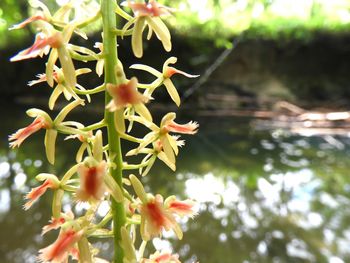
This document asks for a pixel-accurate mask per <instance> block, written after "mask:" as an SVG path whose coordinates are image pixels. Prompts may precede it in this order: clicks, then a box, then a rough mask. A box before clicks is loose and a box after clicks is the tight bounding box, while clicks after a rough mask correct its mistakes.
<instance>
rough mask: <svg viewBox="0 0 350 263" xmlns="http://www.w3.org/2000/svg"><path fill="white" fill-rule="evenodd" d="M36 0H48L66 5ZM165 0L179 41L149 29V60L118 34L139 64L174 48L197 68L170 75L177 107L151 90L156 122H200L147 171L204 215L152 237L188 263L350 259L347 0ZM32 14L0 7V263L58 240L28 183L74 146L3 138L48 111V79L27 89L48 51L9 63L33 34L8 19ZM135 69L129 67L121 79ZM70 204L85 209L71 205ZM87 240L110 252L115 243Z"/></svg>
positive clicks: (128, 57) (159, 186)
mask: <svg viewBox="0 0 350 263" xmlns="http://www.w3.org/2000/svg"><path fill="white" fill-rule="evenodd" d="M82 1H83V2H86V4H87V5H89V4H91V7H92V8H94V6H95V4H96V3H95V2H94V1H91V0H82ZM43 2H45V4H47V5H48V6H49V7H51V8H56V7H57V6H58V5H61V4H64V3H65V2H66V1H64V0H57V1H54V0H47V1H43ZM159 2H160V3H163V4H165V5H169V6H172V7H174V8H176V9H177V12H175V13H174V15H173V16H170V17H166V18H165V22H166V23H167V25H168V26H169V28H170V30H171V32H172V39H173V50H172V51H171V52H170V53H166V52H164V51H163V49H162V47H161V44H160V43H159V42H158V41H157V39H156V38H155V37H153V38H152V39H151V41H148V42H144V46H145V52H144V54H145V55H144V57H143V58H142V59H136V58H135V57H134V56H133V55H132V54H131V50H130V38H129V37H126V38H125V39H124V40H123V41H121V42H119V54H120V57H121V60H122V61H123V62H124V67H125V68H128V67H129V66H130V65H132V64H133V63H144V64H148V65H151V66H153V67H155V68H157V69H161V67H162V65H163V62H164V60H165V59H166V58H168V57H170V56H176V57H178V63H177V64H176V65H175V66H176V68H178V69H181V70H184V71H186V72H189V73H192V74H200V75H201V76H200V77H199V78H197V79H184V78H183V77H181V76H174V78H173V80H174V82H175V84H176V86H177V87H178V89H179V92H180V93H181V96H182V99H183V107H182V108H181V110H178V109H177V108H176V107H174V105H173V103H172V102H171V101H170V99H169V98H168V96H167V94H166V93H165V92H164V90H159V91H157V92H156V93H155V98H156V101H157V103H152V105H151V111H152V113H154V114H155V116H157V117H156V119H158V120H159V119H160V118H161V117H162V116H163V114H164V113H165V112H168V111H176V112H177V114H178V116H179V117H178V118H179V119H180V120H182V122H187V121H189V120H196V121H198V122H199V124H200V131H199V133H198V134H197V135H196V136H193V137H185V138H184V139H185V140H186V146H185V147H184V148H183V149H182V151H181V152H180V155H179V159H178V161H177V167H178V169H177V171H176V172H175V173H174V172H171V171H170V170H169V169H168V168H167V167H165V165H163V164H158V165H157V166H156V167H154V168H153V170H151V173H150V175H149V176H148V177H146V178H144V181H145V182H146V183H147V184H148V185H149V189H148V190H150V191H152V192H154V193H155V192H159V193H161V194H163V195H170V194H174V193H175V194H176V195H178V196H179V197H180V198H186V197H190V198H193V199H195V200H197V201H198V202H199V206H198V209H199V215H198V216H197V217H196V218H195V220H189V221H184V222H182V224H183V228H184V230H185V235H184V239H183V240H182V241H177V240H176V238H175V237H174V236H173V235H172V234H171V233H167V234H166V235H165V237H164V239H156V240H155V241H154V242H153V246H154V247H155V248H156V249H162V248H170V249H173V251H174V252H177V253H179V254H180V258H181V259H182V261H183V262H188V263H190V262H195V261H197V260H199V261H200V262H203V263H218V262H220V263H232V262H242V263H243V262H244V263H248V262H258V263H260V262H266V263H270V262H317V263H320V262H321V263H322V262H331V263H341V262H350V178H349V171H350V161H349V157H350V138H349V134H350V112H349V111H350V103H349V102H350V1H349V0H332V1H329V0H293V1H292V0H260V1H259V0H237V1H234V0H201V1H200V0H172V1H170V0H169V1H159ZM32 12H33V10H31V9H30V8H29V7H28V2H27V1H24V0H4V1H2V2H1V4H0V54H1V55H0V72H1V74H0V75H1V76H0V78H1V84H0V95H1V96H0V112H1V122H0V127H1V129H0V233H1V234H0V262H2V263H12V262H16V263H17V262H35V257H36V255H37V250H38V249H39V248H42V247H44V246H46V245H48V244H49V243H51V242H52V241H53V240H54V239H55V236H56V233H51V234H50V235H47V236H45V237H42V236H41V235H40V233H41V227H42V226H43V225H45V224H47V222H48V220H49V219H50V202H51V201H50V200H51V198H52V196H51V195H50V193H48V194H46V195H45V197H44V198H42V199H41V200H40V202H38V203H36V204H35V205H34V206H33V207H32V209H30V210H29V211H27V212H25V211H24V210H23V209H22V206H23V203H24V202H23V196H24V194H25V193H26V192H27V191H28V190H29V189H30V188H31V187H34V186H36V184H37V183H36V182H35V180H33V178H34V177H35V176H36V175H37V174H38V173H41V172H50V173H54V174H57V175H60V174H62V173H63V172H64V171H65V168H67V167H68V166H70V165H72V164H73V163H74V156H75V151H76V150H77V149H78V147H79V144H78V142H75V141H68V142H67V141H63V138H60V139H59V142H58V149H57V156H56V158H57V161H56V162H57V165H56V166H55V167H53V166H51V165H49V164H48V163H47V161H46V159H45V156H44V146H43V136H44V135H43V133H41V132H39V133H37V134H35V135H33V136H32V137H31V138H29V139H28V140H27V141H25V143H24V144H23V146H21V148H20V149H19V150H17V149H16V150H10V149H9V148H8V141H7V138H8V135H9V134H12V133H13V132H14V131H15V130H17V129H19V128H21V127H24V126H26V125H28V124H29V123H30V122H31V120H30V119H29V118H28V117H27V116H26V115H25V110H27V109H28V108H31V107H36V108H41V109H44V110H47V98H48V96H49V95H50V93H51V89H50V88H49V87H48V86H47V85H45V84H42V85H37V86H33V87H28V86H27V85H26V84H27V82H28V81H30V80H33V79H35V75H36V74H39V73H42V72H44V61H45V60H42V59H33V60H30V61H21V62H17V63H11V64H10V63H9V59H10V58H11V57H12V56H13V55H15V54H16V53H17V52H18V51H19V50H22V49H24V48H26V47H28V46H30V45H31V44H32V42H33V39H34V33H33V32H34V31H33V28H31V27H27V28H25V29H23V30H17V31H8V28H9V27H10V26H11V25H13V24H16V23H18V22H20V21H22V20H24V19H25V18H26V17H28V16H29V15H30V14H32ZM119 23H120V27H122V25H123V23H125V21H119ZM99 28H100V25H99V24H98V23H97V24H94V25H92V26H91V27H89V28H88V29H87V31H88V33H89V40H88V41H84V40H82V39H80V38H74V39H73V42H75V43H76V44H84V45H85V46H87V47H89V48H93V45H94V43H95V42H97V41H101V37H100V33H98V30H99ZM76 66H77V67H91V68H93V67H94V66H95V65H94V63H86V64H84V63H76ZM138 73H139V72H135V71H131V70H127V76H128V77H131V76H133V75H134V74H138ZM137 76H138V77H139V79H140V80H142V81H143V82H150V81H152V79H149V76H148V75H144V76H142V75H141V76H139V75H137ZM79 81H80V82H81V84H82V85H83V86H84V87H85V88H94V87H96V86H97V85H99V84H101V80H99V79H98V77H97V75H96V74H95V73H90V74H87V75H86V76H84V77H82V78H81V79H79ZM63 103H64V101H63V100H60V101H59V103H58V107H57V108H56V109H55V110H54V111H53V112H52V115H53V116H55V114H57V111H58V110H59V109H60V106H62V105H63ZM102 109H103V105H102V96H97V97H96V98H95V99H94V101H93V102H92V103H91V104H90V105H89V106H88V107H86V108H84V112H82V111H81V112H79V110H78V111H76V112H75V113H74V114H71V115H69V117H70V119H71V120H73V119H74V120H76V119H77V120H80V121H82V122H83V123H85V124H91V123H93V122H94V121H96V120H99V119H100V118H101V111H102ZM124 146H125V149H128V148H130V147H132V146H133V145H126V144H125V145H124ZM64 209H65V210H68V209H73V210H75V211H77V212H79V211H81V210H82V209H84V207H83V206H75V205H73V207H72V206H71V205H70V204H69V203H68V202H67V203H66V205H65V206H64ZM102 210H103V209H101V211H100V213H101V214H103V212H104V211H102ZM95 245H96V246H97V247H98V248H99V249H100V251H101V255H103V256H104V257H105V258H110V257H111V245H110V243H109V240H104V241H97V240H96V242H95Z"/></svg>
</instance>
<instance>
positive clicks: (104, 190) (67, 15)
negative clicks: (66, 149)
mask: <svg viewBox="0 0 350 263" xmlns="http://www.w3.org/2000/svg"><path fill="white" fill-rule="evenodd" d="M88 2H93V1H92V0H90V1H79V0H71V1H66V3H65V4H63V5H62V6H61V7H60V8H59V9H58V10H57V11H56V12H55V13H53V14H52V13H51V11H50V10H49V8H48V7H47V6H46V5H45V4H44V3H43V2H41V1H39V0H31V1H30V4H31V6H32V7H33V8H34V9H35V10H36V12H35V13H34V15H33V16H31V17H30V18H28V19H26V20H25V21H23V22H21V23H19V24H17V25H14V26H13V27H12V28H11V29H20V28H23V27H25V26H27V25H28V24H30V23H35V25H36V29H37V31H38V33H37V35H36V37H35V41H34V43H33V45H32V46H31V47H29V48H27V49H25V50H23V51H21V52H19V53H18V54H17V55H15V56H14V57H12V58H11V61H18V60H23V59H30V58H35V57H38V56H40V57H43V56H44V55H48V60H47V63H46V72H45V73H43V74H39V75H38V79H37V80H33V81H31V82H29V85H30V86H31V85H36V84H39V83H47V85H49V86H50V87H52V88H53V89H52V94H51V96H50V98H49V101H48V106H49V109H50V110H53V109H55V104H56V101H57V100H58V99H60V96H61V95H63V97H64V99H65V100H66V101H68V102H67V105H66V106H65V107H63V109H62V110H61V111H60V112H59V113H58V114H57V116H56V117H55V118H52V117H50V115H51V114H49V113H47V112H45V111H43V110H40V109H30V110H28V111H27V114H28V115H29V116H30V117H32V118H34V121H33V122H32V123H31V124H29V125H28V126H27V127H25V128H22V129H19V130H18V131H17V132H16V133H14V134H12V135H11V136H10V137H9V140H10V146H11V147H13V148H14V147H19V146H20V145H21V144H22V143H23V141H24V140H26V139H27V137H29V136H30V135H31V134H33V133H35V132H38V131H39V130H42V129H44V130H45V131H46V133H45V140H44V145H45V150H46V156H47V159H48V161H49V162H50V163H51V164H52V165H54V163H55V144H56V137H57V136H58V135H65V136H67V137H66V138H67V139H78V140H79V141H80V142H81V146H80V148H79V149H78V151H77V154H76V158H75V159H76V160H75V161H76V164H75V165H73V166H72V167H69V169H68V170H67V172H66V173H65V174H63V176H56V175H54V174H49V173H41V174H39V175H37V176H36V179H37V180H38V181H40V182H42V184H41V185H39V186H37V187H35V188H33V189H32V190H31V191H30V192H29V193H28V194H27V195H26V196H25V199H26V203H25V204H24V208H25V209H29V208H30V207H31V206H32V205H33V204H34V203H35V202H36V201H37V200H38V199H39V198H40V196H42V195H44V194H45V192H46V191H53V200H52V218H51V220H50V222H49V224H48V225H46V226H44V227H43V231H42V234H45V233H47V232H48V231H51V230H55V229H59V233H58V237H57V240H56V241H55V242H54V243H53V244H51V245H50V246H48V247H46V248H43V249H41V250H40V251H39V256H38V259H39V260H40V261H42V262H68V259H69V257H71V258H72V259H75V260H78V261H79V262H84V263H89V262H105V261H104V260H103V259H101V258H99V257H98V251H97V249H95V248H93V246H92V245H91V244H90V242H89V239H90V238H92V237H95V238H96V237H104V238H105V237H111V238H113V240H114V256H113V262H117V263H135V262H143V263H151V262H162V263H166V262H170V263H174V262H180V261H179V259H178V256H177V255H176V254H175V255H172V254H171V253H168V252H166V251H156V252H155V253H154V254H152V255H150V256H149V257H148V258H147V257H146V256H145V255H144V250H145V247H146V245H147V242H149V241H150V240H151V239H153V238H154V237H159V236H161V235H162V232H163V231H168V230H172V231H174V233H175V234H176V236H177V237H178V238H179V239H181V238H182V231H181V227H180V225H179V224H178V223H177V220H178V219H179V218H181V217H184V216H189V217H192V216H194V211H193V206H194V202H193V201H192V200H184V201H180V200H177V198H176V197H175V196H170V197H168V198H166V199H165V200H164V198H163V197H162V196H161V195H160V194H155V195H153V194H151V193H147V192H146V191H145V189H144V187H143V185H142V183H141V181H140V179H139V178H138V177H137V176H136V175H134V174H132V173H130V174H129V172H130V171H131V170H135V171H136V172H137V173H138V174H139V175H140V176H145V175H147V174H148V173H149V172H150V171H151V169H152V165H153V164H154V162H155V161H156V159H159V160H161V161H162V162H164V163H165V164H166V165H167V166H168V167H169V168H170V169H172V170H175V169H176V165H175V159H176V158H175V157H176V155H178V152H179V147H180V146H182V145H183V144H184V141H183V140H180V139H179V138H180V136H179V135H174V134H195V133H196V132H197V128H198V124H197V123H196V122H192V121H191V122H188V123H187V124H178V123H177V122H175V119H176V114H175V113H168V114H166V115H165V116H164V117H163V118H162V120H161V122H160V124H159V125H157V124H155V123H154V122H153V118H152V115H151V113H150V111H149V110H148V108H147V105H148V103H149V102H150V101H151V100H152V99H153V98H152V94H153V93H154V92H156V90H157V89H158V88H161V87H162V86H165V88H166V90H167V92H168V93H169V95H170V97H171V99H172V100H173V101H174V102H175V104H176V105H177V106H180V97H179V94H178V92H177V90H176V88H175V86H174V84H173V82H172V80H171V78H172V76H173V75H174V74H181V75H184V76H186V77H190V78H192V77H196V76H195V75H190V74H187V73H185V72H183V71H181V70H178V69H176V68H174V67H171V66H169V65H170V64H175V63H176V61H177V59H176V58H175V57H170V58H169V59H167V60H166V61H165V63H164V66H163V69H162V72H160V71H158V70H156V69H154V68H152V67H149V66H146V65H141V64H136V65H132V66H130V68H133V69H138V70H143V71H147V72H149V73H150V74H152V75H154V76H155V80H154V81H153V82H152V83H149V84H144V83H139V81H138V79H137V78H136V77H134V76H132V77H129V78H128V77H127V76H126V75H125V73H124V69H123V64H122V62H121V61H120V60H119V59H118V45H117V40H119V39H120V38H124V37H126V36H130V35H131V47H132V50H133V53H134V55H135V56H136V57H138V58H139V57H142V55H143V45H142V42H143V32H144V30H145V29H146V28H147V29H148V35H147V39H150V38H151V37H152V35H153V33H154V34H155V35H156V37H157V38H158V39H159V40H160V41H161V43H162V45H163V46H164V49H165V50H166V51H170V50H171V47H172V45H171V36H170V33H169V30H168V29H167V27H166V25H165V24H164V22H163V21H162V20H161V17H162V16H167V15H170V14H171V13H172V12H173V11H174V10H173V9H171V8H169V7H166V6H163V5H161V4H159V3H157V2H156V1H153V0H149V1H147V2H146V1H125V2H123V3H118V1H116V0H101V3H100V4H98V3H96V2H94V3H95V4H96V7H95V8H93V9H92V10H88V11H87V9H88V6H87V3H88ZM123 8H126V10H128V11H130V12H126V11H125V10H124V9H123ZM119 18H120V19H124V20H126V22H125V25H124V26H123V27H122V28H120V29H118V28H117V27H116V20H117V19H119ZM97 20H101V21H102V25H103V26H102V28H103V31H102V43H96V45H95V47H96V48H97V49H98V52H95V51H93V50H91V49H89V48H88V47H83V46H77V45H74V44H72V43H71V38H72V37H73V35H78V36H80V37H82V38H84V39H87V36H86V34H85V33H84V31H83V30H82V29H83V28H85V27H86V26H88V25H89V24H91V23H93V22H95V21H97ZM75 61H83V62H86V61H95V62H96V69H95V71H96V74H97V75H98V76H99V77H101V76H102V75H104V82H103V84H102V85H100V86H98V87H94V88H85V87H82V86H81V85H80V84H78V82H77V77H78V76H79V75H81V74H88V73H90V72H91V69H89V68H80V69H76V68H75V64H76V63H75ZM101 92H104V93H105V107H104V109H101V110H102V111H103V112H104V117H103V119H102V120H101V121H99V122H97V123H94V124H90V125H88V126H86V125H84V124H82V123H80V122H77V121H72V120H66V119H67V116H68V115H69V113H70V112H72V111H73V110H75V109H76V108H77V107H79V106H80V107H81V106H84V105H85V103H87V102H88V103H90V102H91V100H92V97H93V95H94V94H96V93H101ZM138 125H143V126H145V127H146V128H148V129H149V130H150V132H149V133H147V134H146V135H145V136H144V137H143V138H137V137H135V136H134V135H133V131H134V130H135V126H136V127H137V126H138ZM127 126H128V127H127ZM121 140H127V141H130V142H133V143H135V148H134V149H132V150H130V151H129V152H127V153H126V154H125V156H123V155H122V149H121ZM132 155H144V158H143V160H142V161H141V162H140V163H138V164H131V163H128V162H127V159H128V158H129V156H132ZM129 186H132V188H133V191H131V190H132V189H130V187H129ZM128 188H129V189H128ZM63 196H69V197H70V200H71V201H72V202H78V203H83V202H84V203H87V204H88V208H87V210H86V211H85V213H84V214H82V215H80V216H77V215H74V214H73V212H72V211H63V209H62V199H63ZM102 201H107V202H108V204H109V208H110V210H109V212H108V213H107V214H106V215H105V216H104V217H103V218H102V219H100V218H97V217H96V213H95V212H96V209H97V208H98V206H99V205H100V204H101V202H102ZM138 229H139V230H138ZM137 233H140V236H141V239H142V242H141V246H140V247H139V248H138V249H136V248H135V240H136V237H137Z"/></svg>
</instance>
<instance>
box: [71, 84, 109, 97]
mask: <svg viewBox="0 0 350 263" xmlns="http://www.w3.org/2000/svg"><path fill="white" fill-rule="evenodd" d="M73 90H74V92H75V93H76V94H79V95H91V94H96V93H99V92H102V91H105V90H106V87H105V85H104V84H102V85H100V86H98V87H96V88H93V89H88V90H79V89H77V88H74V89H73Z"/></svg>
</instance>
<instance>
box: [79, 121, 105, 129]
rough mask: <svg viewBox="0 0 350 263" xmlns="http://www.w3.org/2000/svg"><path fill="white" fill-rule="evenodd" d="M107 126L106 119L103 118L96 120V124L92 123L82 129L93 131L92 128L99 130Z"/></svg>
mask: <svg viewBox="0 0 350 263" xmlns="http://www.w3.org/2000/svg"><path fill="white" fill-rule="evenodd" d="M105 126H106V123H105V120H102V121H99V122H96V123H94V124H91V125H89V126H86V127H84V128H82V130H83V131H92V130H97V129H100V128H103V127H105Z"/></svg>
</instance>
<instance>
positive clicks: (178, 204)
mask: <svg viewBox="0 0 350 263" xmlns="http://www.w3.org/2000/svg"><path fill="white" fill-rule="evenodd" d="M168 205H169V210H170V211H171V212H173V213H174V214H177V215H179V216H185V215H188V216H193V215H194V212H193V206H194V202H193V201H191V200H186V201H178V200H176V199H175V200H173V201H170V202H169V204H168Z"/></svg>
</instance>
